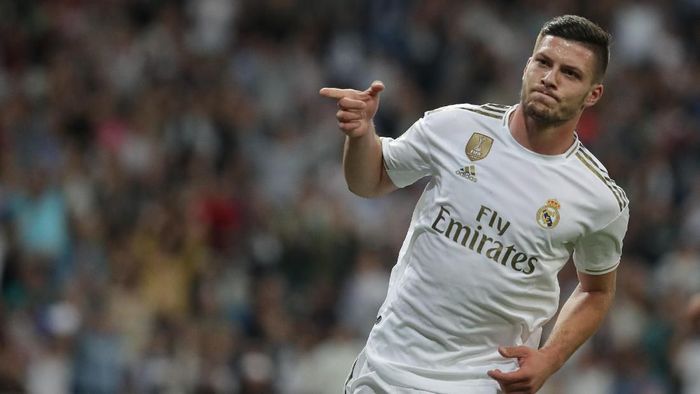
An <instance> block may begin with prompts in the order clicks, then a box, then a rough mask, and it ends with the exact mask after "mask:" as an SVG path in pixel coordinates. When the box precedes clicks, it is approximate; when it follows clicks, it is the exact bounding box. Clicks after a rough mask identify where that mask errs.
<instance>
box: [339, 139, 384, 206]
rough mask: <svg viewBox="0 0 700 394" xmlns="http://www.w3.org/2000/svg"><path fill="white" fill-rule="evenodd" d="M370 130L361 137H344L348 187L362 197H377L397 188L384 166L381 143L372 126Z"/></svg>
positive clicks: (344, 163) (344, 168)
mask: <svg viewBox="0 0 700 394" xmlns="http://www.w3.org/2000/svg"><path fill="white" fill-rule="evenodd" d="M370 131H371V132H370V133H368V134H366V135H364V136H362V137H354V138H353V137H346V138H345V149H344V152H343V170H344V171H345V181H346V182H347V183H348V189H350V191H351V192H353V193H355V194H357V195H358V196H362V197H378V196H382V195H385V194H387V193H390V192H392V191H394V190H396V189H397V188H396V186H394V184H393V183H392V182H391V179H389V175H388V174H387V172H386V169H385V168H384V160H383V158H382V145H381V142H380V141H379V137H377V135H376V133H375V132H374V126H372V128H371V130H370Z"/></svg>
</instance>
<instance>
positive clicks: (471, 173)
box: [455, 164, 476, 182]
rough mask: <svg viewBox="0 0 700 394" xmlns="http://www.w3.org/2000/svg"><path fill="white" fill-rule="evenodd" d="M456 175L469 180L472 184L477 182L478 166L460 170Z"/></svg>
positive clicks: (471, 165) (469, 166)
mask: <svg viewBox="0 0 700 394" xmlns="http://www.w3.org/2000/svg"><path fill="white" fill-rule="evenodd" d="M455 174H457V175H459V176H461V177H462V178H466V179H469V180H470V181H472V182H476V166H475V165H474V164H470V165H468V166H464V167H462V168H460V169H459V170H457V171H455Z"/></svg>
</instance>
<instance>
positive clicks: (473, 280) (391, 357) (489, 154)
mask: <svg viewBox="0 0 700 394" xmlns="http://www.w3.org/2000/svg"><path fill="white" fill-rule="evenodd" d="M515 108H516V107H515V106H513V107H506V106H502V105H496V104H486V105H482V106H476V105H468V104H459V105H453V106H448V107H444V108H440V109H438V110H435V111H430V112H427V113H426V114H425V116H424V117H423V118H421V119H420V120H418V121H417V122H416V123H415V124H414V125H413V126H412V127H411V128H410V129H408V130H407V131H406V132H405V133H404V134H403V135H402V136H401V137H399V138H397V139H395V140H394V139H391V138H382V139H381V142H382V151H383V156H384V164H385V168H386V170H387V172H388V174H389V177H390V178H391V180H392V181H393V183H394V184H395V185H396V186H398V187H405V186H407V185H410V184H412V183H414V182H415V181H417V180H418V179H420V178H423V177H426V176H427V177H430V180H429V183H428V184H427V186H426V188H425V190H424V192H423V194H422V196H421V197H420V199H419V201H418V203H417V205H416V208H415V211H414V212H413V217H412V219H411V224H410V228H409V230H408V233H407V234H406V239H405V241H404V243H403V246H402V248H401V251H400V252H399V256H398V261H397V263H396V265H395V266H394V268H393V270H392V273H391V280H390V284H389V290H388V293H387V297H386V300H385V301H384V304H383V305H382V307H381V308H380V310H379V315H378V317H377V322H376V324H375V325H374V327H373V329H372V331H371V333H370V335H369V338H368V341H367V345H366V348H365V352H366V356H367V362H368V363H369V365H370V366H371V368H372V369H374V370H376V371H377V373H379V374H380V375H381V376H382V377H383V378H384V379H386V380H387V381H389V382H395V383H397V384H400V385H406V386H411V387H414V388H417V389H422V390H428V391H434V392H447V393H452V392H458V393H463V392H470V391H469V389H470V388H475V387H484V385H493V387H494V388H496V387H497V384H496V382H495V381H493V380H492V379H491V378H489V377H488V376H487V375H486V371H488V370H490V369H493V368H500V369H501V370H503V371H509V370H514V369H516V368H517V363H516V361H515V360H510V359H509V360H507V359H504V358H503V357H501V356H500V355H499V354H498V350H497V348H498V346H517V345H527V346H531V347H535V348H537V347H538V346H539V341H540V334H541V329H542V326H543V325H544V324H545V323H546V322H547V321H548V320H550V318H552V316H553V315H554V314H555V313H556V311H557V307H558V302H559V284H558V281H557V273H558V272H559V270H560V269H561V268H562V267H563V265H564V264H565V263H566V262H567V260H568V259H569V257H570V255H571V253H573V261H574V263H575V265H576V268H577V269H578V270H579V271H581V272H585V273H588V274H594V275H596V274H604V273H607V272H610V271H612V270H614V269H615V268H616V267H617V264H618V262H619V260H620V255H621V252H622V239H623V237H624V234H625V232H626V230H627V221H628V218H629V209H628V206H627V205H628V201H627V197H626V196H625V193H624V191H623V190H622V189H621V188H620V187H618V186H617V185H616V184H615V182H613V181H612V180H611V179H610V177H609V176H608V173H607V171H606V169H605V168H604V167H603V165H602V164H601V163H600V162H599V161H598V160H597V159H596V158H594V157H593V155H592V154H591V153H590V152H589V151H588V150H586V148H584V147H583V146H582V144H581V143H580V142H579V141H578V139H577V138H576V139H575V141H574V142H573V144H572V146H571V148H570V149H569V150H568V151H567V152H565V153H564V154H561V155H541V154H538V153H535V152H532V151H530V150H528V149H526V148H524V147H523V146H522V145H520V144H519V143H518V142H516V140H515V139H514V138H513V136H512V135H511V133H510V130H509V128H508V123H507V120H508V119H509V115H510V113H511V112H512V111H513V110H514V109H515ZM494 391H495V390H494Z"/></svg>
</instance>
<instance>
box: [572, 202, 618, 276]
mask: <svg viewBox="0 0 700 394" xmlns="http://www.w3.org/2000/svg"><path fill="white" fill-rule="evenodd" d="M629 216H630V214H629V207H625V209H624V210H622V212H620V214H619V215H618V216H617V217H616V218H615V219H614V220H613V221H612V222H610V223H609V224H608V225H607V226H605V227H604V228H602V229H601V230H598V231H596V232H593V233H591V234H587V235H585V236H583V237H581V238H579V240H578V241H577V242H576V245H575V247H574V264H575V265H576V269H577V270H579V271H581V272H583V273H586V274H591V275H602V274H606V273H608V272H610V271H613V270H614V269H615V268H617V266H618V264H619V263H620V257H621V256H622V239H623V238H624V237H625V233H626V232H627V222H628V221H629Z"/></svg>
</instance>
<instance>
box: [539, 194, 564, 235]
mask: <svg viewBox="0 0 700 394" xmlns="http://www.w3.org/2000/svg"><path fill="white" fill-rule="evenodd" d="M560 207H561V205H560V204H559V201H557V200H556V199H553V198H550V199H549V200H547V203H546V204H544V206H543V207H542V208H540V209H538V210H537V217H536V219H537V224H539V225H540V226H542V228H545V229H552V228H554V227H556V226H557V224H558V223H559V208H560Z"/></svg>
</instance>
